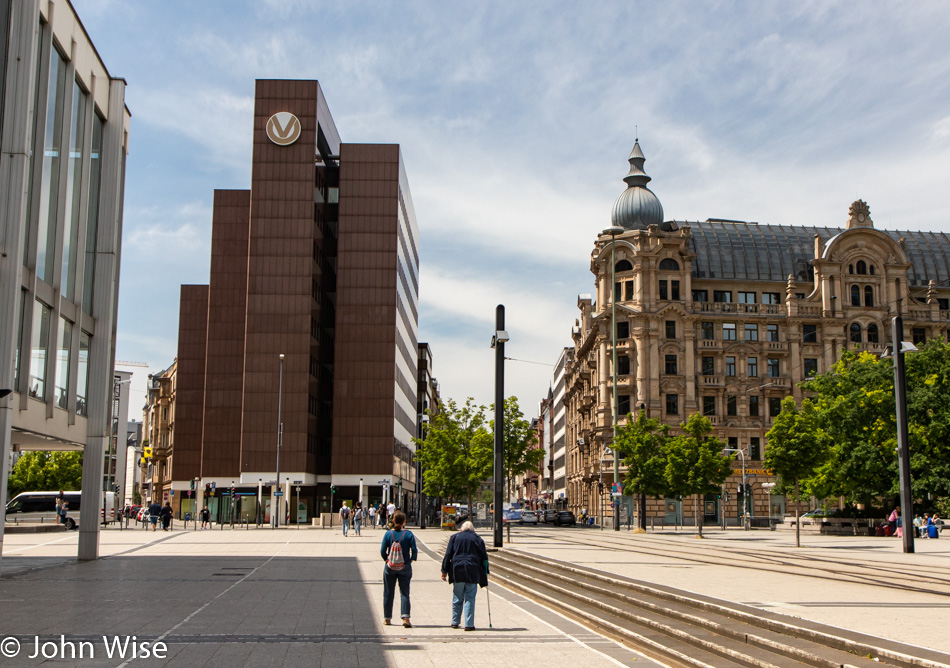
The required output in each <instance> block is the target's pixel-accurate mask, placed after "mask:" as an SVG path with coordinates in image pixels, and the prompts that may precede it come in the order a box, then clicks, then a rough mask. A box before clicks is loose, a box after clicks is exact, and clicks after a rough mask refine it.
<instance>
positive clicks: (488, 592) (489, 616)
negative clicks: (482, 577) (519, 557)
mask: <svg viewBox="0 0 950 668" xmlns="http://www.w3.org/2000/svg"><path fill="white" fill-rule="evenodd" d="M485 574H486V575H487V574H488V561H487V560H486V561H485ZM485 596H486V597H487V598H488V628H491V627H492V625H491V591H490V590H489V588H488V586H487V585H486V586H485Z"/></svg>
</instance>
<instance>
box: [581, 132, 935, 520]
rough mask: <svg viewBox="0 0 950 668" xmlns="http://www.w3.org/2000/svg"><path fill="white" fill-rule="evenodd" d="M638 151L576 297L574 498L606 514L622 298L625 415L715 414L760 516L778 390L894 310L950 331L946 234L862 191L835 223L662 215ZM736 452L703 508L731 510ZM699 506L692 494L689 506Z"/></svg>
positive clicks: (677, 516)
mask: <svg viewBox="0 0 950 668" xmlns="http://www.w3.org/2000/svg"><path fill="white" fill-rule="evenodd" d="M644 162H645V160H644V156H643V153H642V152H641V150H640V146H639V143H637V144H636V145H635V146H634V148H633V152H632V153H631V155H630V159H629V163H630V173H629V174H628V175H627V177H626V178H625V179H624V181H625V182H626V183H627V186H628V187H627V189H626V190H625V191H624V192H623V193H622V194H621V196H620V198H619V199H618V200H617V203H616V204H615V206H614V209H613V214H612V223H613V225H614V226H616V227H615V228H614V229H613V230H612V231H613V236H611V232H610V231H609V230H605V231H604V232H603V233H601V234H600V235H599V236H598V237H597V239H596V240H595V242H594V249H593V251H592V253H591V264H590V268H591V272H592V273H593V274H594V277H595V286H596V295H595V296H594V297H591V296H589V295H581V296H580V297H579V298H578V308H579V309H580V317H579V318H578V320H577V321H576V322H575V327H574V329H573V332H572V336H573V340H574V354H573V356H569V357H568V361H567V364H566V380H567V383H566V386H567V387H566V393H565V398H564V402H565V405H566V407H567V423H568V424H567V443H568V447H569V452H568V499H569V505H570V508H571V509H572V510H574V511H575V512H580V511H581V510H583V509H587V510H588V512H589V513H590V514H593V515H595V516H600V508H601V504H602V502H604V505H605V506H606V508H605V515H606V516H608V517H609V516H610V514H611V510H610V508H609V497H608V496H607V493H608V492H609V488H610V483H611V482H612V481H613V471H612V466H613V460H612V457H611V451H610V450H609V449H608V448H609V447H610V443H611V439H612V435H611V434H612V419H613V410H612V405H613V374H614V369H613V367H612V362H611V357H612V350H611V301H610V300H611V299H614V300H616V304H615V305H616V318H617V322H616V334H617V336H616V338H617V368H616V374H617V388H618V389H617V399H618V401H617V403H618V406H619V410H618V415H620V416H626V415H628V413H629V414H632V415H633V416H634V418H636V416H638V415H639V413H640V412H646V414H647V415H648V416H649V417H654V418H659V419H660V420H661V421H662V422H664V423H667V424H670V425H675V426H678V425H679V424H680V423H681V422H683V421H685V420H686V418H687V417H688V416H689V415H691V414H693V413H698V412H699V413H702V414H704V415H706V416H708V417H709V419H710V420H711V421H712V423H713V425H714V428H715V435H716V436H718V437H719V438H721V439H722V440H724V441H726V442H727V443H728V444H729V447H730V448H736V449H738V450H741V451H742V457H743V458H744V460H745V468H746V475H747V483H748V486H747V488H746V494H745V498H744V499H743V501H742V502H744V503H745V504H746V506H747V507H750V509H751V512H752V515H753V516H754V517H767V516H769V515H772V516H777V515H778V516H780V515H782V514H784V512H785V510H786V508H785V502H784V499H782V498H780V497H774V496H770V495H769V493H768V489H767V488H763V486H762V485H763V483H767V482H769V481H770V480H771V476H769V475H768V474H767V472H766V471H765V470H764V467H763V465H762V456H763V452H764V450H765V448H766V447H767V444H766V439H765V434H766V432H767V431H768V430H769V428H770V427H771V425H772V420H773V418H774V416H775V415H777V414H778V412H779V411H780V403H781V400H782V399H783V398H784V397H786V396H789V395H791V396H794V397H795V398H796V400H800V399H801V398H802V392H801V389H800V388H799V387H798V384H799V383H800V382H801V381H802V380H804V379H805V378H807V377H808V376H809V375H811V374H814V373H823V372H825V371H827V370H828V369H829V368H830V367H831V365H832V364H833V363H834V362H835V361H836V360H837V359H838V358H839V357H840V355H841V352H842V351H843V350H845V349H849V348H850V349H859V350H867V351H870V352H872V353H876V354H880V353H883V352H884V350H885V346H886V345H887V344H888V343H889V340H890V327H891V318H892V317H893V316H896V315H901V316H903V318H904V327H905V332H904V339H905V340H913V341H915V342H921V341H923V340H925V339H927V338H931V337H940V338H944V339H946V338H947V337H948V326H950V319H948V316H950V311H948V299H950V288H948V287H947V284H948V282H950V238H948V236H947V235H946V234H942V233H931V232H901V231H881V230H876V229H874V225H873V222H872V220H871V216H870V211H869V208H868V206H867V204H866V203H865V202H863V201H860V200H859V201H857V202H854V203H853V204H852V205H851V207H850V210H849V213H848V216H847V218H846V219H845V220H843V221H842V222H844V223H845V226H844V227H843V228H841V229H833V228H824V227H805V226H785V225H766V224H758V223H751V222H742V221H734V220H723V219H713V218H711V219H708V220H705V221H701V222H680V221H675V220H664V217H663V207H662V206H661V205H660V202H659V200H658V199H657V197H656V196H655V195H654V194H653V192H651V191H650V190H649V189H648V188H647V187H646V184H647V183H648V182H649V181H650V177H649V176H647V175H646V173H645V172H644V171H643V166H644ZM618 228H619V229H618ZM612 244H613V248H611V245H612ZM612 252H613V261H614V266H613V274H614V279H613V286H611V275H612V271H611V269H612V268H611V257H612ZM626 419H627V418H626V417H621V418H620V420H619V423H620V424H623V423H624V422H625V420H626ZM734 466H735V467H736V471H735V475H734V476H733V477H731V478H730V479H729V480H728V481H727V483H726V485H725V488H724V490H723V491H724V492H725V493H724V494H723V495H719V494H713V495H710V496H708V497H707V498H706V503H705V506H704V514H705V522H707V523H710V524H716V523H719V522H721V521H722V519H723V514H725V519H726V521H727V523H733V524H735V523H736V522H737V521H738V518H739V516H740V513H741V505H740V502H739V500H738V499H737V497H738V491H739V487H740V483H741V480H742V477H741V471H740V468H739V467H740V459H737V460H736V463H735V464H734ZM600 481H603V482H604V483H605V484H604V491H603V492H601V491H600V485H599V482H600ZM750 488H751V490H750ZM750 491H751V498H750V497H749V492H750ZM623 501H624V503H623V504H622V506H627V505H628V504H630V505H632V500H631V499H629V498H625V499H623ZM628 507H629V506H628ZM621 512H622V517H625V515H624V509H623V507H622V509H621ZM691 513H692V504H688V508H687V509H686V514H687V522H692V519H691ZM682 515H683V507H682V504H681V502H680V501H679V500H677V499H667V500H665V501H664V500H649V501H648V510H647V516H648V517H654V518H656V521H657V522H661V521H666V522H668V523H673V522H674V521H682V519H683V517H682Z"/></svg>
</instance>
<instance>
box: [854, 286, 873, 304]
mask: <svg viewBox="0 0 950 668" xmlns="http://www.w3.org/2000/svg"><path fill="white" fill-rule="evenodd" d="M864 305H865V306H874V288H873V287H871V286H870V285H865V286H864ZM851 306H861V288H860V287H859V286H857V285H852V286H851Z"/></svg>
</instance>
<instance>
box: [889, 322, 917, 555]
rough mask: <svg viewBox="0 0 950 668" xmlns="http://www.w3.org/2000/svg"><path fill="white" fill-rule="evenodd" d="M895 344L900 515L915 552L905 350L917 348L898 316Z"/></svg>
mask: <svg viewBox="0 0 950 668" xmlns="http://www.w3.org/2000/svg"><path fill="white" fill-rule="evenodd" d="M892 324H893V329H892V339H891V340H892V342H893V344H894V398H895V400H896V404H897V407H896V409H897V464H898V473H899V479H900V492H901V515H902V516H903V525H904V531H903V533H904V552H907V553H913V552H914V525H913V524H912V523H911V519H912V518H913V516H914V499H913V497H912V496H911V493H912V492H911V486H910V447H909V438H908V433H907V376H906V373H905V369H904V353H906V352H913V351H915V350H917V348H916V347H914V345H913V344H912V343H908V342H906V341H902V340H901V339H903V338H904V319H903V318H901V317H900V316H895V317H894V319H893V320H892Z"/></svg>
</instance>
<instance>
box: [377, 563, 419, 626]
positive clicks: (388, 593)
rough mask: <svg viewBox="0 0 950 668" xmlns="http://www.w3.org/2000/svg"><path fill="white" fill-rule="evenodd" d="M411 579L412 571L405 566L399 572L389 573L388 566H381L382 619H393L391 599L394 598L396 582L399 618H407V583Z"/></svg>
mask: <svg viewBox="0 0 950 668" xmlns="http://www.w3.org/2000/svg"><path fill="white" fill-rule="evenodd" d="M411 579H412V569H411V568H410V567H409V564H406V565H405V567H404V568H403V569H402V570H401V571H391V570H389V566H383V619H392V618H393V599H394V598H395V596H396V582H398V583H399V608H400V611H401V613H402V614H400V617H403V618H406V617H408V616H409V612H410V608H411V605H410V603H409V581H410V580H411Z"/></svg>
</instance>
